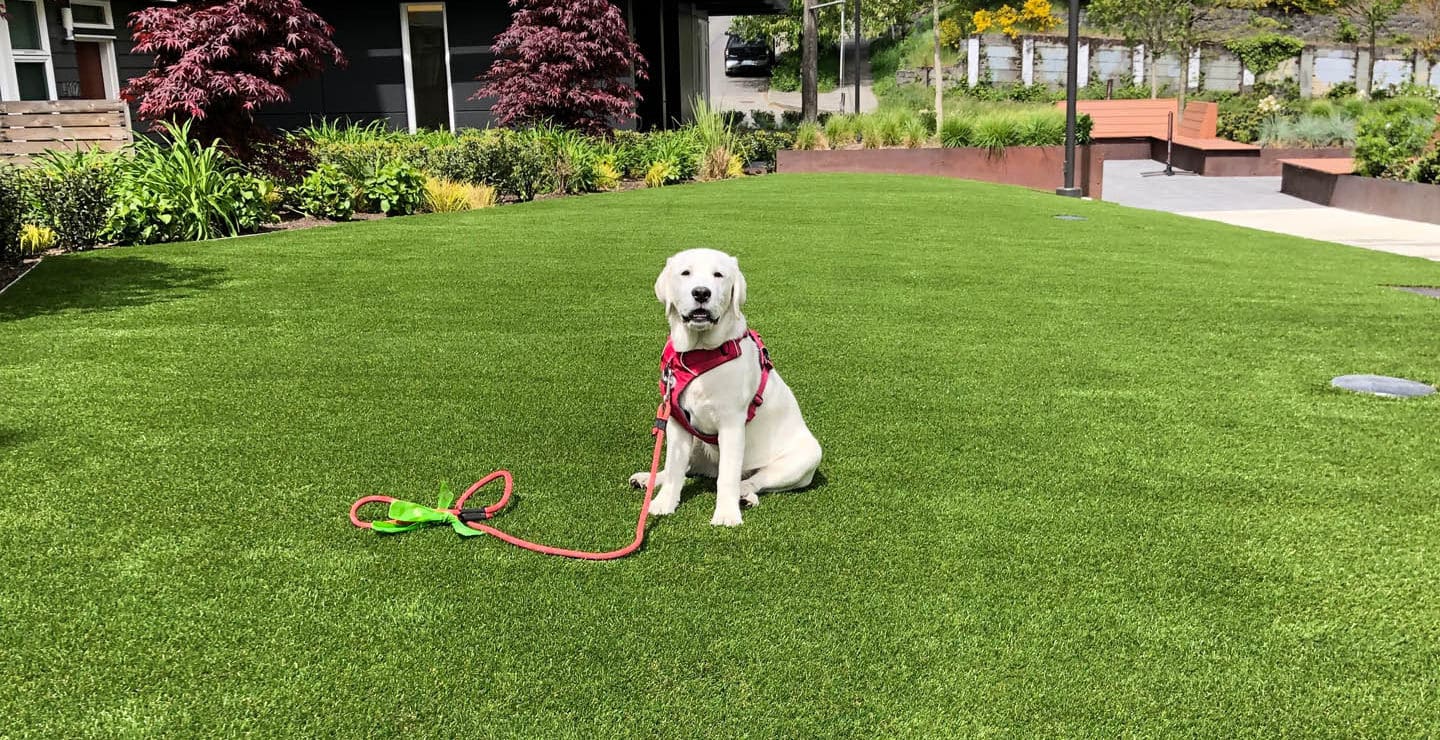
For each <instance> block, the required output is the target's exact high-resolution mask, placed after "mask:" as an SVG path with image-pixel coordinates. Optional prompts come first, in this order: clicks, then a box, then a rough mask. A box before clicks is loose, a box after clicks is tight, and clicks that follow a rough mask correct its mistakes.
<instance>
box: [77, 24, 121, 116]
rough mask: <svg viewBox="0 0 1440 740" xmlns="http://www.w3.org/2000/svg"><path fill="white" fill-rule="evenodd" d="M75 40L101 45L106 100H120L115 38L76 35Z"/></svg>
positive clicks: (102, 74) (101, 64) (101, 69)
mask: <svg viewBox="0 0 1440 740" xmlns="http://www.w3.org/2000/svg"><path fill="white" fill-rule="evenodd" d="M75 40H76V41H79V42H83V43H87V44H99V45H100V73H101V76H103V77H104V78H105V99H106V100H119V99H120V71H119V65H118V64H117V63H116V61H115V38H114V37H113V36H90V35H88V34H82V33H76V34H75Z"/></svg>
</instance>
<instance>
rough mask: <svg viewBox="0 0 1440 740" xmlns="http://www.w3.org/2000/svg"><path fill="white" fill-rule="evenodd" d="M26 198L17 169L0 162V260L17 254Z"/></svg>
mask: <svg viewBox="0 0 1440 740" xmlns="http://www.w3.org/2000/svg"><path fill="white" fill-rule="evenodd" d="M26 200H27V197H26V195H25V183H24V180H23V179H21V177H20V172H19V170H17V169H15V168H14V167H11V166H10V165H8V164H3V163H0V261H3V260H7V259H10V258H13V257H15V256H16V255H18V254H19V249H20V243H19V240H20V224H21V218H22V217H23V216H24V215H25V203H26Z"/></svg>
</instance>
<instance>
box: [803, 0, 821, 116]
mask: <svg viewBox="0 0 1440 740" xmlns="http://www.w3.org/2000/svg"><path fill="white" fill-rule="evenodd" d="M804 16H805V17H804V21H803V26H802V28H801V38H800V117H801V118H803V119H805V120H806V121H808V122H810V123H814V122H815V118H816V112H817V109H818V108H819V105H818V103H819V94H820V83H819V80H818V79H817V74H816V71H817V67H818V65H819V57H820V55H819V48H818V43H819V40H818V39H816V38H815V36H816V25H815V0H805V12H804Z"/></svg>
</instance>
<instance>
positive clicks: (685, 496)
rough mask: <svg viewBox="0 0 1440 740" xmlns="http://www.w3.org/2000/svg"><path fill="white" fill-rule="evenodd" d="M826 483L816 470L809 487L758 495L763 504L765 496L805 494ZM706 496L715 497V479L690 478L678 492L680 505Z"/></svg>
mask: <svg viewBox="0 0 1440 740" xmlns="http://www.w3.org/2000/svg"><path fill="white" fill-rule="evenodd" d="M828 482H829V479H827V478H826V477H825V473H824V471H821V470H816V471H815V477H813V478H811V479H810V485H808V486H805V487H803V488H796V489H794V490H792V491H779V492H776V491H768V492H764V491H762V492H761V493H760V500H761V501H762V502H763V501H764V500H765V497H766V496H788V495H790V494H792V493H805V492H806V491H813V490H815V489H817V488H820V487H822V486H824V485H825V484H826V483H828ZM706 494H708V495H711V496H713V495H715V479H714V478H706V477H704V476H691V477H690V479H689V480H687V481H686V482H685V488H684V489H682V490H681V491H680V503H682V504H683V503H685V502H686V501H689V500H690V499H692V498H695V497H696V496H701V495H706Z"/></svg>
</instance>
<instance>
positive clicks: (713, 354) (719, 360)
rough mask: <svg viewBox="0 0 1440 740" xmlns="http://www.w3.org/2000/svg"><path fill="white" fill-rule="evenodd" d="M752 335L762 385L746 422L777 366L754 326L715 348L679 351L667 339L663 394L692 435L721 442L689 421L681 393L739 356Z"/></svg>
mask: <svg viewBox="0 0 1440 740" xmlns="http://www.w3.org/2000/svg"><path fill="white" fill-rule="evenodd" d="M745 337H749V338H751V339H752V340H754V341H755V348H756V349H758V350H760V386H759V387H758V388H756V389H755V397H754V398H752V399H751V400H750V410H749V411H748V412H747V413H746V414H745V423H747V424H748V423H750V420H751V419H754V418H755V410H756V409H758V408H760V404H761V403H763V402H764V400H765V399H764V395H765V383H766V382H767V381H769V380H770V369H771V368H773V367H775V366H774V365H772V364H771V363H770V351H769V350H767V349H765V343H764V342H762V341H760V335H759V334H757V333H755V330H754V329H751V330H750V331H748V332H745V334H743V335H741V336H739V337H737V338H735V339H731V340H730V341H728V342H726V343H724V344H722V345H720V346H719V347H716V348H715V349H692V350H690V351H689V352H676V351H675V343H674V342H673V341H669V340H666V342H665V351H664V352H663V353H661V355H660V394H661V395H668V396H669V398H670V408H671V409H672V411H673V410H678V411H679V412H680V413H678V414H676V413H671V415H670V418H672V419H674V420H675V421H677V422H679V424H680V426H682V427H684V428H685V431H687V432H689V433H690V435H691V436H692V437H695V438H696V439H698V440H700V441H702V442H707V443H709V444H712V445H713V444H718V443H719V441H720V440H719V438H718V437H716V436H715V435H713V434H705V433H703V432H701V431H699V430H698V429H696V428H695V427H694V425H692V424H691V423H690V412H689V411H686V410H685V407H684V406H681V405H680V394H681V393H684V392H685V388H686V387H687V386H689V385H690V383H691V382H692V381H694V380H695V379H696V378H698V377H700V376H701V375H704V374H705V373H707V372H710V371H711V370H714V369H715V368H717V367H720V366H721V365H724V364H725V363H727V362H729V361H731V360H733V359H735V358H737V357H739V356H740V342H741V341H743V340H744V339H745Z"/></svg>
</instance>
